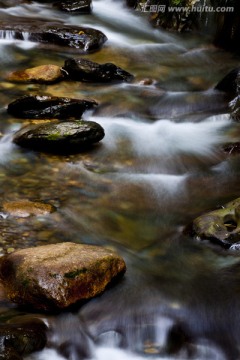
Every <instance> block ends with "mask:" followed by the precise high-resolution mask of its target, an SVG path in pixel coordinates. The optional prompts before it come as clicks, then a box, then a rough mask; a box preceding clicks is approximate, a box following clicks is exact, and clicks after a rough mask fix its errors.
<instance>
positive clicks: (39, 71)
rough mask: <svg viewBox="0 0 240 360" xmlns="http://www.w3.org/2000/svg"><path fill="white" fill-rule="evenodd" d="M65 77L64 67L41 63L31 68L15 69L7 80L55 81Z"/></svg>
mask: <svg viewBox="0 0 240 360" xmlns="http://www.w3.org/2000/svg"><path fill="white" fill-rule="evenodd" d="M63 77H64V74H63V71H62V69H61V68H60V67H59V66H57V65H40V66H36V67H33V68H30V69H25V70H19V71H15V72H13V73H11V74H9V75H8V77H7V80H8V81H13V82H23V83H26V82H35V83H44V84H47V83H54V82H57V81H59V80H61V79H62V78H63Z"/></svg>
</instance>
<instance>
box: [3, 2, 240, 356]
mask: <svg viewBox="0 0 240 360" xmlns="http://www.w3.org/2000/svg"><path fill="white" fill-rule="evenodd" d="M6 15H9V16H12V17H13V18H15V17H26V18H27V19H29V21H30V19H31V21H34V19H35V18H36V19H43V20H45V21H52V20H56V21H59V22H62V23H64V24H70V25H84V26H91V27H94V28H97V29H99V30H101V31H103V32H104V33H105V34H106V35H107V37H108V41H107V43H106V44H105V45H104V47H103V48H102V49H101V50H100V51H98V52H96V53H93V54H88V55H84V57H85V58H87V59H91V60H93V61H97V62H99V63H104V62H113V63H116V64H117V65H118V66H121V67H123V68H124V69H126V70H127V71H129V72H130V73H132V74H134V76H135V80H134V81H133V83H131V84H110V85H109V84H104V85H102V84H101V85H97V84H88V83H80V82H73V81H72V82H70V81H68V82H66V81H65V82H61V83H59V84H54V85H38V84H27V85H16V84H12V83H10V82H7V81H6V80H5V77H6V74H7V73H8V72H10V71H15V70H18V69H24V68H28V67H33V66H37V65H42V64H51V63H52V64H56V65H59V66H62V65H63V63H64V61H65V59H67V58H68V57H77V56H80V55H79V54H78V52H77V50H71V49H67V48H60V47H57V46H54V47H53V46H52V47H51V46H48V45H39V44H38V45H37V44H34V43H30V42H28V41H27V36H26V40H24V41H13V40H12V39H11V34H8V35H7V36H4V37H5V38H4V39H2V40H1V41H0V48H1V51H0V59H1V69H0V77H1V82H0V91H1V96H0V114H1V122H0V131H1V133H2V134H3V136H2V138H1V140H0V182H1V186H0V196H1V201H6V200H21V199H28V200H33V201H43V202H47V203H50V204H52V205H54V206H56V207H57V211H56V212H55V213H52V214H50V215H48V216H42V217H31V218H28V219H18V218H16V219H14V218H11V219H10V218H4V217H3V218H2V219H0V226H1V234H0V252H1V254H2V255H3V254H5V253H8V252H11V251H12V250H13V249H20V248H25V247H29V246H35V245H43V244H49V243H58V242H63V241H73V242H76V243H86V244H97V245H102V246H106V247H109V248H111V249H115V250H117V251H118V252H119V253H120V254H121V255H122V256H123V257H124V259H125V261H126V263H127V273H126V275H125V277H124V279H123V280H122V281H121V282H120V283H118V284H117V285H116V286H114V287H112V288H109V289H108V290H107V291H106V292H105V293H104V294H102V295H101V296H99V297H97V298H95V299H93V300H91V301H89V302H87V303H85V304H83V305H82V306H81V307H79V308H78V309H74V310H72V311H69V312H65V313H64V314H59V315H56V314H55V315H54V314H49V315H43V314H33V316H34V317H36V316H37V317H40V318H44V319H45V321H46V322H47V323H48V324H49V327H50V331H49V334H48V337H49V341H48V346H47V348H46V349H45V350H44V351H42V352H40V353H38V354H32V355H31V356H29V357H28V358H27V359H28V360H47V359H56V360H62V359H64V357H63V355H60V352H59V351H57V349H61V348H65V356H66V357H67V358H68V359H71V360H77V359H85V358H88V359H93V360H112V359H115V360H118V359H119V360H120V359H121V360H127V359H132V360H139V359H141V360H142V359H146V358H151V357H153V358H154V359H157V360H160V359H167V360H173V359H182V360H183V359H198V360H206V359H209V360H212V359H214V360H220V359H221V360H224V359H232V360H233V359H239V358H240V350H239V335H240V314H239V307H240V256H239V254H238V253H230V252H227V251H226V250H223V249H219V248H218V247H214V246H213V245H210V244H209V243H207V242H197V241H196V240H194V239H192V238H190V237H189V236H188V235H185V234H184V232H183V229H184V228H185V226H187V225H188V224H189V223H190V222H191V221H192V220H193V219H194V218H195V217H197V216H199V215H200V214H201V213H203V212H207V211H209V210H211V209H214V208H216V207H218V206H221V205H222V204H224V203H226V202H228V201H231V200H233V199H234V198H236V197H239V196H240V188H239V175H240V168H239V155H234V156H229V155H228V154H226V153H224V152H223V150H222V146H223V144H225V143H227V142H230V141H234V140H237V139H238V137H239V134H240V128H239V125H238V124H237V123H234V122H233V121H232V120H231V119H230V117H229V114H228V99H226V96H225V95H224V94H223V93H220V92H217V91H215V90H213V88H214V86H215V85H216V83H217V82H218V81H219V80H220V79H221V78H222V77H223V76H224V75H225V74H226V73H227V72H228V71H229V70H231V69H233V68H234V67H236V66H237V65H238V64H239V59H238V58H236V57H234V55H232V54H230V53H226V52H224V51H222V50H220V49H217V48H215V47H213V46H212V45H211V39H207V38H205V37H204V36H202V35H201V34H200V35H199V36H196V35H195V36H192V35H191V34H188V35H177V34H171V33H167V32H163V31H161V30H154V29H152V28H151V27H150V26H149V25H148V21H147V19H146V18H145V17H144V14H139V13H137V12H134V10H130V9H127V8H125V7H124V4H123V2H121V1H116V0H115V1H114V0H112V1H111V0H96V1H93V13H92V14H91V15H84V16H70V15H66V14H65V13H61V12H60V11H57V10H54V9H52V8H51V6H50V5H49V4H44V5H43V4H39V3H37V2H33V3H32V4H22V5H19V6H15V7H11V8H8V9H1V11H0V18H2V19H4V18H5V17H6ZM81 56H82V55H81ZM149 78H150V79H152V81H150V82H149V81H145V82H144V81H143V80H144V79H149ZM30 93H31V94H50V95H55V96H67V97H74V98H84V97H86V98H93V99H95V100H96V101H97V102H98V103H99V106H98V108H97V109H96V110H94V112H88V113H85V114H84V115H83V119H84V120H94V121H96V122H98V123H99V124H101V125H102V126H103V128H104V129H105V133H106V136H105V138H104V139H103V141H102V142H101V144H99V145H98V146H96V147H95V148H94V149H93V150H91V151H90V152H86V153H82V154H77V155H76V154H75V155H69V156H63V155H61V156H57V155H49V154H46V153H38V152H33V151H30V150H23V149H21V148H19V147H18V146H16V145H14V144H13V143H12V142H11V140H12V136H13V133H14V132H15V131H16V130H18V129H19V128H20V127H21V126H22V124H23V122H24V120H19V119H16V118H13V117H11V116H10V115H8V114H7V111H6V108H7V105H8V104H9V103H10V102H11V101H13V100H14V99H16V98H17V97H18V96H21V95H24V94H30ZM0 311H1V313H0V319H1V320H2V322H5V321H8V319H10V318H14V317H19V316H20V317H22V318H25V317H28V316H29V315H28V312H27V311H26V310H21V309H18V308H17V307H15V306H13V305H10V304H8V303H2V304H1V309H0ZM66 357H65V358H66Z"/></svg>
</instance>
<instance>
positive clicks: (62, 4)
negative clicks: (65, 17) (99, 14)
mask: <svg viewBox="0 0 240 360" xmlns="http://www.w3.org/2000/svg"><path fill="white" fill-rule="evenodd" d="M54 6H55V7H56V8H58V9H59V10H61V11H65V12H68V13H71V14H76V15H79V14H90V13H91V12H92V0H75V1H73V0H63V1H58V2H56V3H54Z"/></svg>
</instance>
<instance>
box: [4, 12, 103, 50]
mask: <svg viewBox="0 0 240 360" xmlns="http://www.w3.org/2000/svg"><path fill="white" fill-rule="evenodd" d="M6 38H7V39H9V38H12V39H16V40H28V41H34V42H39V43H47V44H54V45H60V46H68V47H72V48H76V49H79V50H80V51H81V52H83V53H86V52H91V51H95V50H98V49H99V48H101V46H102V45H103V44H104V43H105V41H106V40H107V37H106V36H105V35H104V34H103V33H102V32H101V31H99V30H96V29H92V28H85V27H77V26H68V25H62V24H60V23H50V24H49V23H46V22H41V21H38V22H37V21H36V22H35V21H34V23H32V22H27V21H26V20H24V19H23V20H21V19H19V18H18V23H17V24H16V19H15V17H14V18H12V17H8V18H7V19H6V21H1V24H0V39H6Z"/></svg>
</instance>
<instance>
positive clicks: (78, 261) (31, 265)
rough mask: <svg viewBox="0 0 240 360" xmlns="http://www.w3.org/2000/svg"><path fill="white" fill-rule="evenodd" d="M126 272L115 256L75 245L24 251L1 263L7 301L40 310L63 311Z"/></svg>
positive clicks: (58, 245) (104, 250) (89, 246)
mask: <svg viewBox="0 0 240 360" xmlns="http://www.w3.org/2000/svg"><path fill="white" fill-rule="evenodd" d="M125 270H126V265H125V262H124V260H123V259H122V258H121V257H120V256H119V255H117V254H116V253H114V252H112V251H110V250H107V249H104V248H102V247H98V246H92V245H81V244H75V243H60V244H56V245H46V246H39V247H34V248H28V249H23V250H19V251H16V252H14V253H12V254H10V255H7V256H5V257H3V259H2V261H1V277H2V279H3V284H4V286H5V290H6V294H7V296H8V298H9V299H10V300H12V301H13V302H16V303H18V304H22V305H23V304H24V305H31V306H32V307H34V308H36V309H41V310H54V309H63V308H66V307H68V306H69V305H71V304H74V303H76V302H77V301H79V300H83V299H89V298H92V297H94V296H96V295H98V294H100V293H101V292H103V290H104V289H105V288H106V286H107V285H108V284H109V283H110V282H111V280H112V279H114V278H116V277H117V276H119V275H122V274H123V273H124V272H125Z"/></svg>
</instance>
